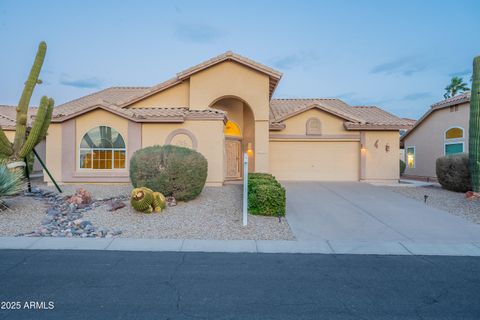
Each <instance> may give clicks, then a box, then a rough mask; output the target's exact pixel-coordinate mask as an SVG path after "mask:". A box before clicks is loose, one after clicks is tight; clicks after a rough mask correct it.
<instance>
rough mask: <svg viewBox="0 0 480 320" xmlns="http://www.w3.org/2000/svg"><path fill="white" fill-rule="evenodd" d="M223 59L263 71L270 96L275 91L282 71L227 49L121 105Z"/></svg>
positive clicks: (176, 82)
mask: <svg viewBox="0 0 480 320" xmlns="http://www.w3.org/2000/svg"><path fill="white" fill-rule="evenodd" d="M223 61H235V62H238V63H240V64H243V65H245V66H247V67H250V68H252V69H254V70H257V71H260V72H263V73H265V74H267V75H268V76H269V79H270V83H269V91H270V98H271V97H272V95H273V92H274V91H275V89H276V87H277V84H278V82H279V81H280V79H281V78H282V73H281V72H279V71H277V70H275V69H272V68H270V67H268V66H266V65H263V64H261V63H258V62H256V61H253V60H251V59H249V58H247V57H244V56H241V55H239V54H238V53H235V52H232V51H227V52H225V53H222V54H220V55H218V56H216V57H213V58H211V59H209V60H207V61H204V62H202V63H199V64H197V65H195V66H193V67H190V68H188V69H186V70H183V71H181V72H178V73H177V75H176V76H175V77H173V78H171V79H168V80H167V81H164V82H162V83H160V84H157V85H155V86H153V87H151V88H149V89H148V90H146V91H145V92H144V93H143V94H140V95H139V96H136V97H132V98H130V99H128V100H126V101H124V102H123V103H122V104H120V106H121V107H126V106H128V105H130V104H132V103H134V102H136V101H139V100H141V99H144V98H146V97H149V96H151V95H153V94H155V93H157V92H160V91H163V90H165V89H168V88H169V87H172V86H174V85H176V84H179V83H181V82H182V81H185V80H186V79H188V78H189V77H190V76H191V75H192V74H194V73H197V72H199V71H202V70H205V69H207V68H209V67H211V66H213V65H215V64H218V63H220V62H223Z"/></svg>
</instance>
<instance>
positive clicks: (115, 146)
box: [80, 126, 126, 169]
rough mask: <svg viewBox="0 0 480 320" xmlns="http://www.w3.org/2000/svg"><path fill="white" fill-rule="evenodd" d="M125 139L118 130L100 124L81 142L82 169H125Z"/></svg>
mask: <svg viewBox="0 0 480 320" xmlns="http://www.w3.org/2000/svg"><path fill="white" fill-rule="evenodd" d="M125 155H126V150H125V141H124V140H123V138H122V136H121V135H120V133H118V131H117V130H115V129H113V128H110V127H106V126H100V127H96V128H93V129H91V130H90V131H88V132H87V133H86V134H85V135H84V136H83V138H82V141H81V142H80V168H81V169H125Z"/></svg>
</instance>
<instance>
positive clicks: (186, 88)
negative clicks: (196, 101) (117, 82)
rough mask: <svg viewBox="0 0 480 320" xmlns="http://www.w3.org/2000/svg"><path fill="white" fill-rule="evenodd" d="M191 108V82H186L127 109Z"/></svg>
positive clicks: (133, 104)
mask: <svg viewBox="0 0 480 320" xmlns="http://www.w3.org/2000/svg"><path fill="white" fill-rule="evenodd" d="M188 106H190V81H189V80H185V81H182V82H180V83H178V84H175V85H173V86H171V87H169V88H167V89H165V90H163V91H159V92H157V93H155V94H153V95H150V96H147V97H145V98H143V99H141V100H138V101H135V102H133V103H132V104H130V105H128V106H127V107H126V108H152V107H188Z"/></svg>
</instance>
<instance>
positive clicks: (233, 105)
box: [210, 97, 255, 180]
mask: <svg viewBox="0 0 480 320" xmlns="http://www.w3.org/2000/svg"><path fill="white" fill-rule="evenodd" d="M210 107H211V108H215V109H219V110H223V111H225V112H226V113H227V118H228V121H227V123H226V124H225V128H224V135H225V179H226V180H236V179H241V178H242V175H243V170H242V160H243V154H244V153H245V152H246V153H248V155H249V166H248V167H249V168H248V169H249V172H253V171H254V169H255V157H254V152H253V151H254V149H255V145H254V144H255V119H254V116H253V112H252V110H251V108H250V106H249V105H248V104H247V103H246V102H245V101H243V100H242V99H240V98H238V97H222V98H219V99H217V100H216V101H214V102H213V103H212V104H211V105H210Z"/></svg>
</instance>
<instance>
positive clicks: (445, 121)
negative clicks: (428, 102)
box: [401, 92, 470, 179]
mask: <svg viewBox="0 0 480 320" xmlns="http://www.w3.org/2000/svg"><path fill="white" fill-rule="evenodd" d="M469 119H470V92H465V93H462V94H459V95H457V96H454V97H452V98H449V99H446V100H443V101H440V102H437V103H435V104H433V105H432V106H431V107H430V109H429V110H428V111H427V112H426V113H425V114H424V115H423V116H422V117H421V118H420V119H419V120H418V121H417V122H416V123H415V125H414V126H413V127H412V128H411V129H410V130H408V131H407V132H406V133H405V134H404V135H403V136H402V138H401V143H402V146H403V147H404V150H405V162H406V164H407V167H406V169H405V175H407V176H410V177H414V178H427V179H436V173H435V162H436V160H437V159H438V158H439V157H442V156H444V155H449V154H456V153H463V152H465V153H467V152H468V130H469Z"/></svg>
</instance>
